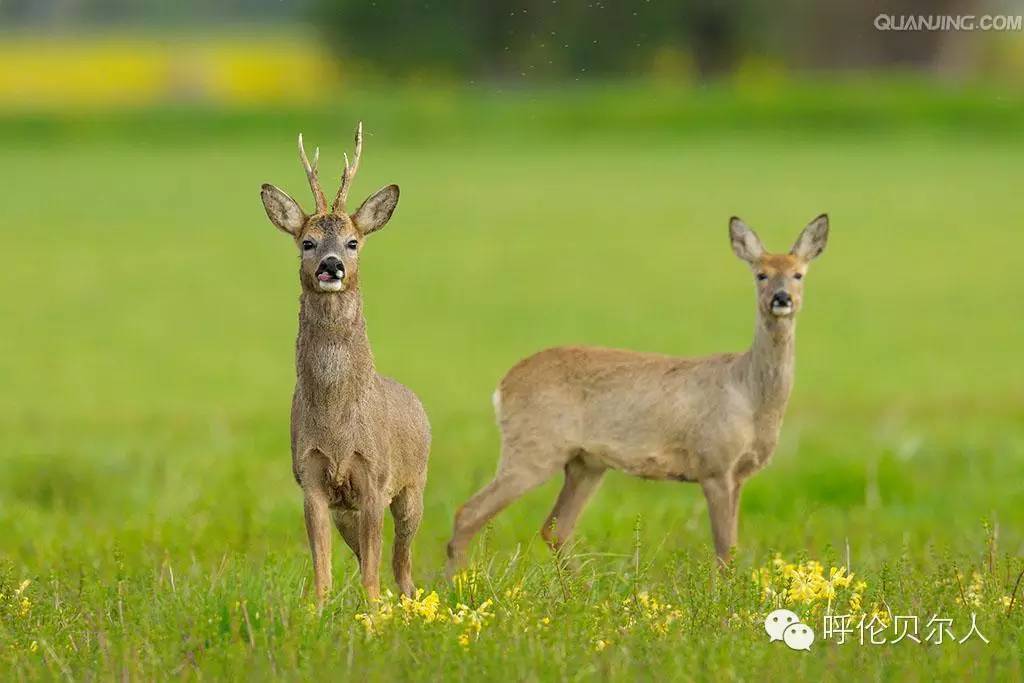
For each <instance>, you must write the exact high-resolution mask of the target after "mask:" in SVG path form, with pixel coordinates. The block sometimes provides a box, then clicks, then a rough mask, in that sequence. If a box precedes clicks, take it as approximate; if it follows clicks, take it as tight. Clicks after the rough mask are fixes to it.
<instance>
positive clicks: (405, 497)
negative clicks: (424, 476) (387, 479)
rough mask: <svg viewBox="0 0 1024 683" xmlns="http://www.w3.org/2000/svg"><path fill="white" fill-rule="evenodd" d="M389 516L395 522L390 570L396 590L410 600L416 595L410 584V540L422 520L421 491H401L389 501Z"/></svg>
mask: <svg viewBox="0 0 1024 683" xmlns="http://www.w3.org/2000/svg"><path fill="white" fill-rule="evenodd" d="M391 516H392V517H394V520H395V546H394V548H393V550H392V553H393V554H392V558H391V568H392V570H393V571H394V573H395V582H396V583H397V584H398V589H399V590H400V591H402V594H403V595H407V596H408V597H410V598H411V597H414V596H415V595H416V586H415V585H414V584H413V582H412V539H413V536H415V535H416V530H417V529H419V527H420V521H421V520H422V519H423V489H413V488H411V487H406V488H404V489H402V491H401V493H399V494H398V495H397V496H395V499H394V500H392V501H391Z"/></svg>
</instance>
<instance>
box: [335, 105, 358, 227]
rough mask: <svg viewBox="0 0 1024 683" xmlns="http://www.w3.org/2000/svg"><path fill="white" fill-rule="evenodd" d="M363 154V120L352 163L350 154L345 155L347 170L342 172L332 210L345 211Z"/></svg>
mask: <svg viewBox="0 0 1024 683" xmlns="http://www.w3.org/2000/svg"><path fill="white" fill-rule="evenodd" d="M362 154H363V122H362V121H360V122H359V125H358V126H356V152H355V157H354V158H353V160H352V165H351V166H350V165H349V163H348V154H346V155H345V170H344V171H342V173H341V187H339V188H338V196H337V197H335V198H334V205H333V206H332V207H331V210H332V211H339V210H340V211H344V210H345V201H346V200H347V199H348V191H349V189H351V187H352V179H353V178H355V177H356V171H358V170H359V157H360V156H362Z"/></svg>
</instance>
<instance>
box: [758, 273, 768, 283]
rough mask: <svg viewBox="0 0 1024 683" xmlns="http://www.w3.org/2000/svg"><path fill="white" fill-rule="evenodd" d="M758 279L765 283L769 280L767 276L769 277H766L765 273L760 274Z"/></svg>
mask: <svg viewBox="0 0 1024 683" xmlns="http://www.w3.org/2000/svg"><path fill="white" fill-rule="evenodd" d="M757 279H758V280H759V281H761V282H764V281H765V280H767V279H768V276H767V275H765V274H764V273H758V274H757Z"/></svg>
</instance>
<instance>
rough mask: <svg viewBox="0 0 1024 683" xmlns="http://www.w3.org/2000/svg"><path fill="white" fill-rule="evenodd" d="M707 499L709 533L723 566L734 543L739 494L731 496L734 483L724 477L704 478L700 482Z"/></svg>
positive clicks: (726, 562)
mask: <svg viewBox="0 0 1024 683" xmlns="http://www.w3.org/2000/svg"><path fill="white" fill-rule="evenodd" d="M701 487H702V488H703V489H704V497H705V498H706V499H707V501H708V515H709V516H710V517H711V535H712V536H713V537H714V540H715V554H716V555H718V561H719V562H721V563H722V565H723V566H725V565H726V564H728V561H729V552H730V550H731V549H732V547H733V545H734V544H735V543H736V523H735V514H734V511H735V507H734V506H735V505H736V503H737V502H738V501H739V496H738V495H737V496H736V497H735V498H734V496H733V490H734V488H735V485H734V484H733V482H732V481H731V480H730V479H728V478H726V477H715V478H712V479H705V480H703V481H702V482H701Z"/></svg>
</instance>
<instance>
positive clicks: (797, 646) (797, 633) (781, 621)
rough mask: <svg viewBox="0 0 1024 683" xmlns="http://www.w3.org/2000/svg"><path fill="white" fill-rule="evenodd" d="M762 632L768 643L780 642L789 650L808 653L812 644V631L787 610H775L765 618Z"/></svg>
mask: <svg viewBox="0 0 1024 683" xmlns="http://www.w3.org/2000/svg"><path fill="white" fill-rule="evenodd" d="M764 630H765V633H767V634H768V637H769V638H770V641H769V642H773V643H774V642H775V641H776V640H781V641H782V642H784V643H785V644H786V645H788V646H789V649H791V650H808V651H810V649H811V643H813V642H814V629H812V628H811V627H810V626H808V625H807V624H804V623H802V622H801V621H800V617H798V616H797V615H796V614H795V613H794V612H790V611H789V610H788V609H777V610H775V611H774V612H772V613H770V614H769V615H768V616H767V617H765V618H764Z"/></svg>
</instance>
